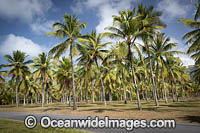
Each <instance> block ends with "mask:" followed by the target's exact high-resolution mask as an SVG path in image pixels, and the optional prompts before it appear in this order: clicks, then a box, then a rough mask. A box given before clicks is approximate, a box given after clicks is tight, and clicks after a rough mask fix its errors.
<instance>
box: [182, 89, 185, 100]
mask: <svg viewBox="0 0 200 133" xmlns="http://www.w3.org/2000/svg"><path fill="white" fill-rule="evenodd" d="M181 89H182V98H183V99H184V98H185V93H184V87H183V86H182V87H181Z"/></svg>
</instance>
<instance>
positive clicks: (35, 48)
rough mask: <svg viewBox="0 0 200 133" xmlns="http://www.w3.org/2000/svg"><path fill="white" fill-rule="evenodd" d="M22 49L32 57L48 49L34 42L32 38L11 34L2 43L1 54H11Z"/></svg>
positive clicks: (0, 45) (0, 46)
mask: <svg viewBox="0 0 200 133" xmlns="http://www.w3.org/2000/svg"><path fill="white" fill-rule="evenodd" d="M16 50H20V51H22V52H25V53H26V54H28V55H30V56H31V57H33V56H37V55H38V54H39V53H41V52H45V51H47V50H48V49H47V48H46V47H44V46H40V45H39V44H36V43H34V42H33V41H32V40H30V39H28V38H25V37H23V36H15V35H14V34H9V35H8V36H7V38H6V39H5V40H4V41H3V42H2V43H1V44H0V54H1V55H5V54H11V53H12V52H13V51H16Z"/></svg>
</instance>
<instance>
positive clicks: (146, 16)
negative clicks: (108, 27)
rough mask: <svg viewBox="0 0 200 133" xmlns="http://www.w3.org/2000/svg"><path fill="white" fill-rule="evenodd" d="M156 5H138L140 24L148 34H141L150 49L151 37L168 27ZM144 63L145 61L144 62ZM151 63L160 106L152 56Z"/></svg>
mask: <svg viewBox="0 0 200 133" xmlns="http://www.w3.org/2000/svg"><path fill="white" fill-rule="evenodd" d="M153 9H154V7H153V6H150V7H149V8H147V7H146V6H143V5H142V4H140V5H139V6H138V11H137V15H138V17H139V18H140V19H141V20H140V25H142V28H143V29H145V31H146V34H143V35H142V36H141V38H142V41H143V43H144V46H145V47H146V48H147V50H148V49H149V45H148V43H147V42H149V41H150V39H152V38H153V36H154V34H155V32H157V29H163V28H164V27H166V25H165V24H164V23H163V22H162V21H161V20H160V17H161V15H162V12H160V11H154V10H153ZM147 55H148V57H149V56H150V53H149V52H148V51H147ZM143 64H144V63H143ZM149 64H150V73H151V81H152V86H153V92H154V93H153V94H154V101H155V104H156V106H158V105H159V104H158V99H157V94H156V84H155V79H154V74H153V69H152V60H151V58H150V59H149Z"/></svg>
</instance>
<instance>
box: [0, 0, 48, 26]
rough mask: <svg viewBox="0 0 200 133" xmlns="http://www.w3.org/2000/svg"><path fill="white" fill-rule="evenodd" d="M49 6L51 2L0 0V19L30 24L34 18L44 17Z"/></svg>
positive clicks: (43, 0)
mask: <svg viewBox="0 0 200 133" xmlns="http://www.w3.org/2000/svg"><path fill="white" fill-rule="evenodd" d="M51 6H52V2H51V0H1V1H0V17H1V18H3V19H6V18H9V19H19V20H21V21H27V22H30V21H31V20H32V19H33V17H34V16H41V15H44V13H45V12H46V11H48V10H49V9H50V7H51Z"/></svg>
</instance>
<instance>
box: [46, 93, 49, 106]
mask: <svg viewBox="0 0 200 133" xmlns="http://www.w3.org/2000/svg"><path fill="white" fill-rule="evenodd" d="M46 97H47V101H46V102H47V104H49V94H48V92H47V93H46Z"/></svg>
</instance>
